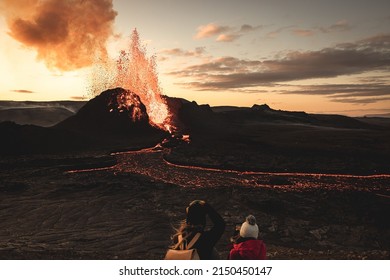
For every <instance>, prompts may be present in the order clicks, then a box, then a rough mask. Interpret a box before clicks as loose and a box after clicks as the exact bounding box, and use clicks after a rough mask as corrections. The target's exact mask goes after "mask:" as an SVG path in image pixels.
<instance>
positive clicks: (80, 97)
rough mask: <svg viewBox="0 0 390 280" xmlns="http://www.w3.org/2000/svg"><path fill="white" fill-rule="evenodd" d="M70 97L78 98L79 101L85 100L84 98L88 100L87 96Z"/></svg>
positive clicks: (72, 97)
mask: <svg viewBox="0 0 390 280" xmlns="http://www.w3.org/2000/svg"><path fill="white" fill-rule="evenodd" d="M70 99H73V100H77V101H83V100H87V99H88V98H87V97H85V96H71V97H70Z"/></svg>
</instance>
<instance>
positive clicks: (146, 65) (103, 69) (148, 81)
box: [91, 29, 175, 133]
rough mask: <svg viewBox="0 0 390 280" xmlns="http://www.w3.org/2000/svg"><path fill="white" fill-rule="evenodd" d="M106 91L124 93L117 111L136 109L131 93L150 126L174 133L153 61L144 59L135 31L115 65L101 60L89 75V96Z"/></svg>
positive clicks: (113, 62)
mask: <svg viewBox="0 0 390 280" xmlns="http://www.w3.org/2000/svg"><path fill="white" fill-rule="evenodd" d="M107 87H110V88H115V87H122V88H125V89H127V91H126V92H127V93H126V94H125V95H128V96H122V97H121V98H120V99H118V104H119V107H120V108H121V107H122V108H125V107H129V106H132V105H136V104H133V103H132V102H133V100H134V98H132V95H133V94H134V93H135V94H137V95H138V96H139V97H140V99H141V101H142V103H143V104H144V105H145V107H146V110H147V113H148V115H149V120H150V124H151V125H153V126H157V127H159V128H161V129H163V130H166V131H168V132H170V133H172V132H173V130H174V129H175V127H174V126H173V125H172V115H171V114H170V112H169V109H168V106H167V104H166V102H165V100H164V99H163V97H162V90H161V88H160V85H159V81H158V75H157V70H156V62H155V57H154V56H151V57H150V58H148V57H147V55H146V48H145V47H144V46H143V45H142V44H141V43H140V38H139V34H138V32H137V30H136V29H134V31H133V33H132V35H131V41H130V45H129V49H128V50H121V51H120V55H119V58H118V59H117V60H116V61H113V60H107V59H105V60H101V61H98V62H97V63H96V65H95V68H94V69H93V74H92V88H91V90H92V94H93V95H96V94H97V93H99V92H100V91H102V90H104V89H106V88H107ZM120 108H118V109H120Z"/></svg>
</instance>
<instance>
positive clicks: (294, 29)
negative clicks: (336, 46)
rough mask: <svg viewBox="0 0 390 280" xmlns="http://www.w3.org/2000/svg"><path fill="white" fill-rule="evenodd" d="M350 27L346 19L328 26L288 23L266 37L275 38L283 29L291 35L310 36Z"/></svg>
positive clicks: (340, 30)
mask: <svg viewBox="0 0 390 280" xmlns="http://www.w3.org/2000/svg"><path fill="white" fill-rule="evenodd" d="M351 28H352V27H351V25H350V24H349V23H348V21H346V20H340V21H338V22H336V23H334V24H331V25H329V26H320V27H313V28H300V27H298V26H296V25H289V26H283V27H280V28H278V29H276V30H274V31H271V32H269V33H267V37H268V38H275V37H276V36H277V35H279V34H280V33H282V32H283V31H286V30H288V31H290V32H291V33H292V34H293V35H296V36H300V37H310V36H314V35H317V34H319V33H334V32H343V31H347V30H350V29H351Z"/></svg>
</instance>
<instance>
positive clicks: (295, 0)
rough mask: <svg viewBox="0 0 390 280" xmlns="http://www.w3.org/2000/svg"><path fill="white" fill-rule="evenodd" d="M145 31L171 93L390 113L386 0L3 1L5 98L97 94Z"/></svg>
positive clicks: (202, 100)
mask: <svg viewBox="0 0 390 280" xmlns="http://www.w3.org/2000/svg"><path fill="white" fill-rule="evenodd" d="M135 28H136V29H137V31H138V32H139V35H140V38H141V40H142V43H143V45H144V46H145V48H146V50H147V54H148V55H149V56H155V60H156V63H157V71H158V74H159V81H160V86H161V88H162V91H163V93H164V94H166V95H168V96H172V97H181V98H185V99H188V100H190V101H192V100H194V101H196V102H198V103H199V104H210V105H211V106H222V105H232V106H246V107H249V106H252V105H253V104H263V103H266V104H268V105H269V106H271V107H272V108H274V109H281V110H290V111H306V112H309V113H338V114H344V115H350V116H362V115H367V114H388V113H390V2H389V1H388V0H387V1H385V0H383V1H382V0H367V1H366V0H343V1H335V0H327V1H317V0H310V1H306V0H290V1H287V0H284V1H282V0H239V1H235V0H234V1H233V0H207V1H203V0H197V1H184V0H160V1H151V0H142V1H138V0H67V1H59V0H43V1H40V0H19V1H13V0H0V100H35V101H43V100H83V99H87V98H90V97H91V92H90V88H91V78H90V76H91V71H93V69H94V64H95V63H96V60H99V59H101V58H106V57H110V58H112V59H116V57H118V55H119V53H120V51H121V50H123V49H126V47H127V46H128V43H129V36H130V34H131V32H132V30H134V29H135Z"/></svg>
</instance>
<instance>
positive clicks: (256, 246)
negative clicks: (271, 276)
mask: <svg viewBox="0 0 390 280" xmlns="http://www.w3.org/2000/svg"><path fill="white" fill-rule="evenodd" d="M265 259H266V247H265V244H264V242H263V240H258V239H247V240H244V241H243V242H240V243H234V244H233V248H232V249H231V250H230V253H229V260H265Z"/></svg>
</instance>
